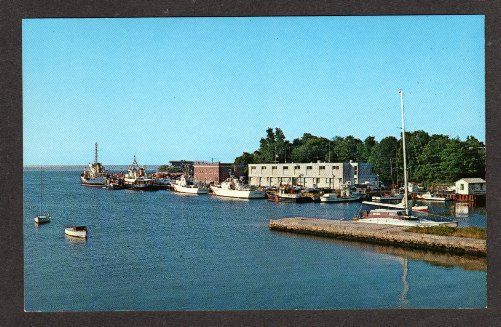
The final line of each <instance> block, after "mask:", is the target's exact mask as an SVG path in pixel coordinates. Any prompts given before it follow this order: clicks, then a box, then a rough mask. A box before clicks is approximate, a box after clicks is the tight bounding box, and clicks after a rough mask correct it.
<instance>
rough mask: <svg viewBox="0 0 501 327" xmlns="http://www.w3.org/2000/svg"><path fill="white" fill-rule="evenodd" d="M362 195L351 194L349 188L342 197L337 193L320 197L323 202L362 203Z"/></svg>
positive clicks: (342, 193)
mask: <svg viewBox="0 0 501 327" xmlns="http://www.w3.org/2000/svg"><path fill="white" fill-rule="evenodd" d="M361 199H362V195H361V194H360V193H358V192H350V189H349V188H345V189H344V191H343V192H341V194H340V195H338V194H337V193H325V194H323V195H322V196H321V197H320V201H321V202H354V201H360V200H361Z"/></svg>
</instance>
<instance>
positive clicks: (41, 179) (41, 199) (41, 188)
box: [40, 165, 43, 216]
mask: <svg viewBox="0 0 501 327" xmlns="http://www.w3.org/2000/svg"><path fill="white" fill-rule="evenodd" d="M42 182H43V178H42V166H41V165H40V216H41V215H42V203H43V187H42Z"/></svg>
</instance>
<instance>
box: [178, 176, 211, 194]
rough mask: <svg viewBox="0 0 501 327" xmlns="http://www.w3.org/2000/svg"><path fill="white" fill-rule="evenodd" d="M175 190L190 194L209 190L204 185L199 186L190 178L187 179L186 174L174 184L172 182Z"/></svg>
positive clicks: (205, 192) (204, 192)
mask: <svg viewBox="0 0 501 327" xmlns="http://www.w3.org/2000/svg"><path fill="white" fill-rule="evenodd" d="M172 187H173V188H174V191H176V192H179V193H189V194H207V193H209V190H208V189H207V188H205V187H203V186H199V185H197V184H195V183H193V182H192V181H190V180H189V179H187V178H186V177H185V176H184V175H182V176H181V178H180V179H179V180H177V181H175V183H174V184H172Z"/></svg>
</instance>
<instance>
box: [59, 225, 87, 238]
mask: <svg viewBox="0 0 501 327" xmlns="http://www.w3.org/2000/svg"><path fill="white" fill-rule="evenodd" d="M64 233H65V234H66V235H68V236H73V237H80V238H86V237H87V227H86V226H73V227H67V228H65V229H64Z"/></svg>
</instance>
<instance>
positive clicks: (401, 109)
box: [398, 90, 409, 216]
mask: <svg viewBox="0 0 501 327" xmlns="http://www.w3.org/2000/svg"><path fill="white" fill-rule="evenodd" d="M398 92H399V93H400V111H401V112H402V151H403V154H404V208H405V214H406V215H407V216H408V215H409V205H408V191H409V187H408V186H407V156H406V154H405V152H406V151H405V119H404V92H403V91H402V90H399V91H398Z"/></svg>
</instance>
